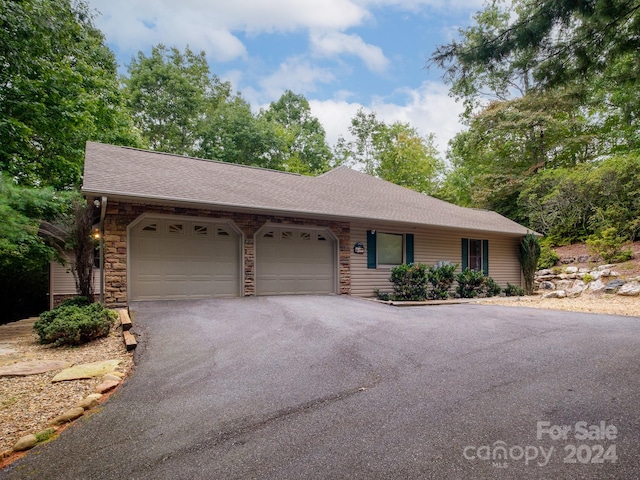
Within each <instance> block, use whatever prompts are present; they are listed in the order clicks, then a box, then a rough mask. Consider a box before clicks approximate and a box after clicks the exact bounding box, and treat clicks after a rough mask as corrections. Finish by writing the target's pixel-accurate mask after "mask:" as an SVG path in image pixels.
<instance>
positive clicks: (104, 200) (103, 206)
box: [100, 195, 107, 305]
mask: <svg viewBox="0 0 640 480" xmlns="http://www.w3.org/2000/svg"><path fill="white" fill-rule="evenodd" d="M106 213H107V197H106V196H104V195H103V196H102V201H101V202H100V303H102V304H103V305H104V217H105V215H106Z"/></svg>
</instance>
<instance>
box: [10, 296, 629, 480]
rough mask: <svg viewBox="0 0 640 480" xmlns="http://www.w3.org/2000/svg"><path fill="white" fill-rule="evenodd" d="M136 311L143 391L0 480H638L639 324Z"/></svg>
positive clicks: (315, 312) (434, 312)
mask: <svg viewBox="0 0 640 480" xmlns="http://www.w3.org/2000/svg"><path fill="white" fill-rule="evenodd" d="M132 309H133V310H134V312H135V317H134V323H135V324H136V327H135V331H136V333H138V334H139V335H140V337H139V341H140V346H139V347H138V348H139V351H138V353H137V356H138V358H137V367H136V371H135V375H134V376H133V377H132V378H131V379H129V380H128V381H127V382H125V384H124V385H123V387H122V388H121V389H120V390H119V391H118V392H117V393H116V394H115V395H114V396H113V397H112V398H111V399H110V400H109V402H107V403H106V404H105V407H104V409H103V410H102V411H101V412H99V413H96V414H93V415H91V416H89V417H88V418H84V419H81V420H80V421H78V422H76V423H75V424H74V425H73V426H72V427H71V428H69V429H67V430H66V431H65V432H63V433H62V435H61V436H60V438H58V439H57V440H56V441H54V442H51V443H49V444H46V445H43V446H39V447H36V448H35V449H33V450H32V451H31V452H30V453H29V454H28V455H27V456H26V457H25V458H24V459H22V460H20V461H18V462H16V463H14V464H13V465H11V466H10V467H8V468H6V469H4V470H2V471H0V478H3V479H4V478H12V479H13V478H48V479H56V478H60V479H124V478H126V479H183V478H184V479H193V478H203V479H252V478H256V479H259V478H269V479H347V478H349V479H352V478H354V479H357V478H362V479H378V478H381V479H382V478H384V479H412V478H434V479H473V478H509V479H510V478H563V479H573V478H576V479H578V478H580V479H591V478H609V479H610V478H621V479H627V478H640V456H639V455H638V451H639V448H640V408H639V406H640V318H636V317H616V316H603V315H591V314H580V313H570V312H559V311H545V310H534V309H524V308H510V307H497V306H486V305H473V304H466V305H449V306H433V307H418V308H394V307H389V306H386V305H381V304H376V303H373V302H369V301H366V300H361V299H356V298H349V297H303V296H301V297H259V298H242V299H229V300H211V301H189V302H148V303H137V304H135V305H133V307H132Z"/></svg>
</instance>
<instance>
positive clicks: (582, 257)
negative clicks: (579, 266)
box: [576, 255, 591, 263]
mask: <svg viewBox="0 0 640 480" xmlns="http://www.w3.org/2000/svg"><path fill="white" fill-rule="evenodd" d="M576 260H577V261H578V263H587V262H588V261H589V260H591V257H590V256H589V255H580V256H579V257H578V258H576Z"/></svg>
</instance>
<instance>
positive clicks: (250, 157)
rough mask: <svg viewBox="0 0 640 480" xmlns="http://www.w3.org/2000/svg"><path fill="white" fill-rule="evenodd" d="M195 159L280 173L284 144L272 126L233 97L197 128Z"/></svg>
mask: <svg viewBox="0 0 640 480" xmlns="http://www.w3.org/2000/svg"><path fill="white" fill-rule="evenodd" d="M201 128H202V130H201V132H202V137H201V143H200V146H199V148H198V149H197V151H196V152H195V153H196V155H197V156H198V157H202V158H210V159H213V160H219V161H222V162H229V163H237V164H243V165H255V166H258V167H263V168H272V169H282V161H283V154H282V151H283V149H284V145H283V142H284V140H283V139H282V138H281V137H279V136H278V128H277V127H276V125H275V124H273V123H272V122H269V121H268V120H266V119H264V118H262V117H260V116H256V115H254V114H253V112H252V111H251V106H250V105H249V103H247V101H245V100H244V99H243V98H242V97H241V96H239V95H236V96H234V97H231V98H229V99H227V100H226V101H224V102H221V103H219V104H218V106H217V107H216V108H215V109H214V110H212V111H210V112H209V113H208V118H207V121H206V123H204V124H203V125H202V126H201Z"/></svg>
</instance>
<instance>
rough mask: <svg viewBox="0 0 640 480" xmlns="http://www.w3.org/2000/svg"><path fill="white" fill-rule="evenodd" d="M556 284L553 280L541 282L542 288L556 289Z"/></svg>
mask: <svg viewBox="0 0 640 480" xmlns="http://www.w3.org/2000/svg"><path fill="white" fill-rule="evenodd" d="M555 289H556V286H555V285H554V284H553V282H548V281H544V282H540V290H555Z"/></svg>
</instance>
